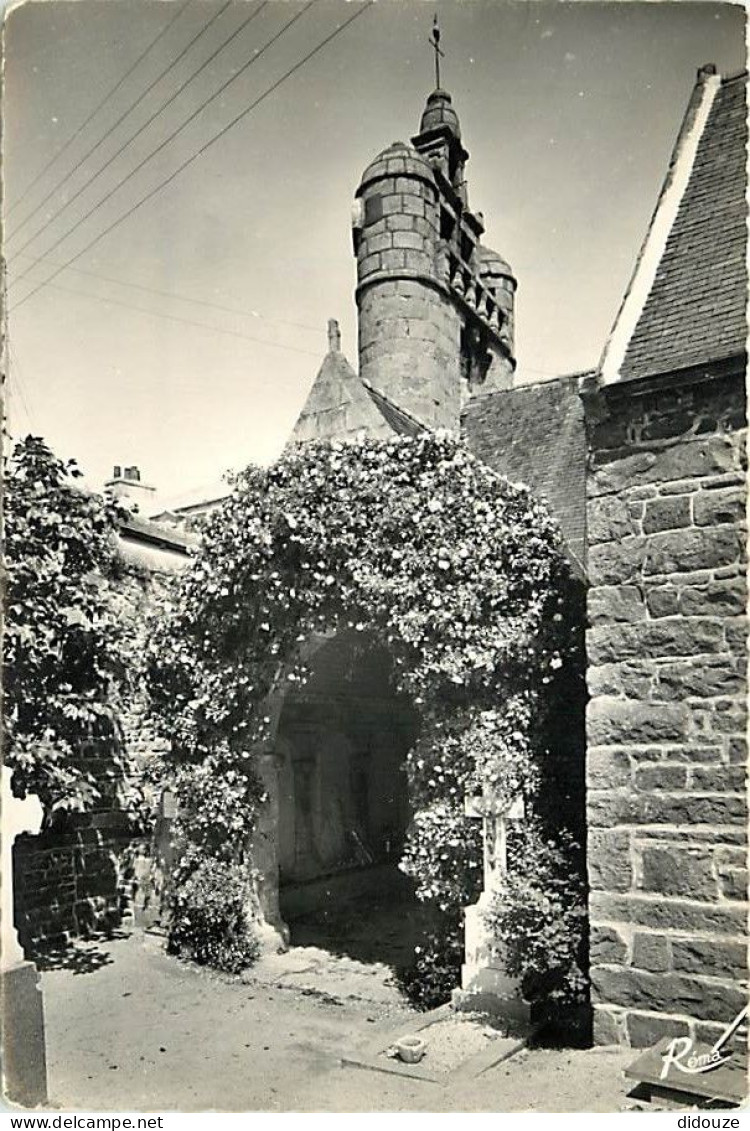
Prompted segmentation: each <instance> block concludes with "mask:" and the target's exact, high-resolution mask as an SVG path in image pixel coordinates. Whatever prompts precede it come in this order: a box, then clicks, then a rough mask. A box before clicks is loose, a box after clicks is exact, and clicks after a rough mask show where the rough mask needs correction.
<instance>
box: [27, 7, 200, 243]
mask: <svg viewBox="0 0 750 1131" xmlns="http://www.w3.org/2000/svg"><path fill="white" fill-rule="evenodd" d="M191 3H192V0H185V3H184V4H182V5H181V6H180V8H179V10H178V11H177V14H176V15H174V16H172V19H171V20H169V21H168V23H166V24H165V25H164V27H163V28H162V29H161V31H160V32H159V34H158V35H157V37H156V39H153V40H152V41H151V43H150V44H149V45H148V47H147V48H146V50H145V51H143V52H142V53H141V54H140V55H139V56H138V58H137V59H136V61H135V62H134V63H133V65H132V67H130V68H129V69H128V70H127V71H126V72H125V74H124V75H123V76H122V78H121V79H119V81H118V82H116V83H115V85H114V86H113V87H112V89H111V90H110V91H109V92H108V93H107V94H105V96H104V98H103V99H102V100H101V102H99V103H98V105H97V106H95V107H94V109H93V110H92V111H91V113H90V114H89V116H88V118H86V120H85V121H84V122H81V124H80V126H79V127H78V129H77V130H75V131H74V133H72V134H71V135H70V137H69V138H68V140H67V141H66V142H64V143H63V145H62V146H61V147H60V149H58V150H57V152H56V153H53V155H52V156H51V157H50V159H49V161H48V162H47V164H46V165H44V166H43V168H41V169H40V170H39V172H38V173H37V175H36V176H35V177H34V179H33V181H31V183H30V184H28V185H27V186H26V188H25V189H24V191H23V192H22V193H21V194H20V196H19V197H18V198H17V199H16V200H15V201H14V202H13V204H11V206H10V208H9V209H8V212H7V215H8V216H10V214H11V212H13V210H14V208H17V207H18V205H19V204H20V203H21V201H22V200H24V199H25V197H27V196H28V194H29V193H30V192H31V190H32V189H33V188H35V187H36V186H37V184H38V183H39V181H40V180H41V179H42V177H43V176H44V174H45V173H46V172H47V171H48V170H49V169H51V168H52V166H53V165H54V163H55V162H56V161H57V160H59V158H60V157H62V155H63V153H65V152H66V150H68V149H70V147H71V145H72V144H73V142H74V141H76V140H77V139H78V138H79V137H80V136H81V134H82V133H83V131H84V130H85V129H86V126H87V125H88V124H89V122H91V121H93V119H94V118H95V117H96V115H97V114H98V113H99V111H100V110H101V109H103V107H104V106H106V104H107V103H108V102H109V100H110V98H112V96H113V95H114V94H116V93H117V91H118V90H119V89H120V87H121V86H122V85H123V83H125V82H126V81H127V80H128V79H129V78H130V76H131V75H132V74H133V72H134V71H135V70H136V69H137V68H138V67H139V66H140V64H141V63H142V62H143V60H144V59H145V58H146V56H147V55H148V54H150V52H151V51H153V49H154V47H156V45H157V43H158V42H159V40H160V39H163V37H164V36H165V35H166V34H167V32H168V31H169V29H170V28H171V26H172V24H173V23H175V21H176V20H178V19H179V18H180V16H181V15H182V13H183V12H184V11H185V9H186V8H187V7H188V6H189V4H191ZM24 223H25V221H24Z"/></svg>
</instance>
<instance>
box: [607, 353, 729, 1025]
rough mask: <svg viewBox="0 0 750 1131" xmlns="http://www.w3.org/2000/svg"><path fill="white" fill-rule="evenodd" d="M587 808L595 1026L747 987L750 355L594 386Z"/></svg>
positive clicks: (695, 1009)
mask: <svg viewBox="0 0 750 1131" xmlns="http://www.w3.org/2000/svg"><path fill="white" fill-rule="evenodd" d="M587 422H588V434H589V436H588V438H589V469H588V487H587V495H588V498H587V521H588V541H589V562H588V564H589V583H590V589H589V594H588V629H587V652H588V688H589V694H590V701H589V705H588V711H587V744H588V753H587V824H588V869H589V882H590V921H591V981H592V998H593V1003H594V1036H595V1040H596V1041H597V1043H600V1044H601V1043H610V1042H619V1043H626V1044H630V1045H633V1046H643V1045H648V1044H651V1043H652V1042H654V1041H656V1040H657V1039H658V1038H659V1037H661V1036H664V1035H670V1036H678V1035H681V1034H691V1035H693V1036H695V1037H698V1038H701V1037H709V1038H710V1039H712V1040H713V1039H715V1036H716V1035H717V1034H718V1033H719V1032H720V1031H721V1029H722V1027H723V1025H724V1024H725V1023H726V1022H728V1021H731V1020H732V1019H733V1018H734V1017H735V1016H736V1014H737V1013H738V1012H739V1010H740V1009H741V1008H742V1006H743V1005H744V1004H746V1001H747V946H746V929H747V910H748V907H747V902H746V901H747V870H746V869H747V857H746V835H747V797H746V757H747V743H746V725H747V721H746V712H747V705H746V697H747V619H746V578H745V573H746V559H745V538H746V522H745V445H746V421H745V398H744V374H742V373H740V372H737V373H735V374H728V375H724V376H722V377H714V378H713V379H710V380H709V379H704V380H702V381H697V382H695V383H693V384H687V383H684V382H682V383H681V382H679V381H674V382H672V383H671V384H669V383H667V384H665V383H662V387H661V388H660V389H657V388H654V386H653V384H652V385H651V387H650V389H649V388H648V387H647V383H646V382H639V383H638V387H635V386H627V385H625V386H622V387H620V388H617V387H611V388H610V389H608V390H605V391H604V392H599V393H597V394H596V395H594V396H592V397H591V398H590V399H589V401H588V403H587Z"/></svg>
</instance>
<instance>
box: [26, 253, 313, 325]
mask: <svg viewBox="0 0 750 1131" xmlns="http://www.w3.org/2000/svg"><path fill="white" fill-rule="evenodd" d="M41 261H46V262H50V261H49V260H47V259H46V257H45V256H43V257H42V260H41ZM35 262H36V263H38V262H40V260H36V261H35ZM50 265H51V266H53V267H58V266H61V265H60V264H57V263H55V262H54V260H53V261H52V262H51V264H50ZM66 270H69V271H75V273H76V275H86V276H87V277H88V278H90V279H99V280H100V281H101V282H103V283H113V284H114V285H115V286H117V287H128V288H129V289H131V290H136V291H144V292H145V293H146V294H149V295H158V296H159V297H160V298H171V299H176V300H177V301H178V302H190V303H193V304H194V305H196V306H205V307H208V308H209V309H210V310H220V311H221V312H222V313H223V314H238V315H240V316H241V317H242V318H260V319H261V320H262V321H263V322H275V323H278V324H279V325H280V326H291V327H293V328H294V329H295V330H307V331H309V332H310V333H313V334H323V333H325V331H324V330H323V328H322V327H321V326H312V325H310V323H309V322H293V321H291V320H290V319H288V318H274V317H273V315H270V314H261V313H260V312H259V311H257V310H242V309H241V308H239V307H237V306H224V305H223V304H222V303H219V302H210V301H209V300H208V299H200V298H191V297H190V295H182V294H178V293H177V292H176V291H163V290H160V289H159V288H157V287H149V286H146V285H145V284H144V283H135V282H132V281H130V280H126V279H118V278H116V277H114V276H112V275H102V274H100V273H99V272H98V271H87V270H85V268H83V267H68V268H66ZM50 286H52V284H50Z"/></svg>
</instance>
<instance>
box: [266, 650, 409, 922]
mask: <svg viewBox="0 0 750 1131" xmlns="http://www.w3.org/2000/svg"><path fill="white" fill-rule="evenodd" d="M304 662H305V664H306V666H307V667H308V670H309V672H310V675H309V678H308V681H307V683H306V684H305V686H304V687H303V688H298V687H295V686H294V685H291V686H290V687H289V688H288V689H287V690H285V691H284V692H280V693H278V694H277V695H276V696H275V697H274V702H273V708H272V710H273V715H272V733H271V737H270V739H269V741H268V743H267V745H266V748H265V750H264V753H263V754H262V755H261V767H262V776H263V781H264V784H265V788H266V793H267V795H268V801H267V804H266V806H265V807H264V814H263V819H262V820H261V821H260V822H259V824H258V826H257V827H256V830H255V832H254V837H253V846H252V855H253V860H254V865H255V868H256V869H257V871H258V894H259V899H260V903H261V907H262V910H263V914H264V917H265V919H266V923H267V924H268V925H269V926H270V927H271V928H272V929H273V930H274V931H275V932H276V933H277V935H279V936H280V937H281V939H283V940H284V941H285V942H286V941H288V939H289V921H290V920H293V919H294V917H295V915H299V914H304V913H305V912H308V911H310V910H313V909H316V908H320V907H325V906H334V905H335V904H336V901H337V900H339V899H347V898H351V897H353V896H354V895H356V896H361V895H362V894H364V893H366V892H368V891H371V892H374V893H378V892H380V893H382V891H383V890H384V889H385V888H387V887H390V886H394V885H395V886H400V887H403V886H404V885H405V884H407V883H408V881H406V878H405V877H398V878H397V877H396V876H395V875H394V873H395V872H396V865H397V862H398V859H399V858H400V853H401V848H402V845H403V841H404V838H405V835H406V829H407V825H408V822H409V819H410V817H411V809H410V805H409V799H408V785H407V781H406V774H405V772H404V768H403V762H404V758H405V756H406V753H407V751H408V749H409V748H410V747H411V745H412V744H413V742H414V740H415V738H416V735H417V732H418V726H419V723H418V715H417V712H416V710H415V708H414V707H413V705H412V704H411V702H410V701H409V700H408V698H407V697H406V696H404V695H402V694H401V695H399V694H397V693H396V692H395V691H394V690H393V687H392V683H391V672H390V666H391V659H390V656H389V654H388V653H387V650H386V649H384V648H383V647H382V645H379V644H377V642H376V641H375V640H374V639H373V638H369V637H365V636H364V635H363V634H361V633H356V632H351V631H349V632H344V633H339V634H336V635H334V634H326V635H321V636H317V637H314V638H312V639H311V640H309V641H308V642H306V645H305V648H304Z"/></svg>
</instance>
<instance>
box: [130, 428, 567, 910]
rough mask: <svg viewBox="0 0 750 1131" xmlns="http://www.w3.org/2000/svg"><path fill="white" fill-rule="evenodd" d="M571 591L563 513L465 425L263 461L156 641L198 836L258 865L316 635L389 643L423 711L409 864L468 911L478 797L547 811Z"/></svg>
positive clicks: (183, 787) (176, 597) (430, 891)
mask: <svg viewBox="0 0 750 1131" xmlns="http://www.w3.org/2000/svg"><path fill="white" fill-rule="evenodd" d="M566 584H567V567H566V565H565V559H564V556H563V553H562V550H561V543H560V539H559V535H558V533H557V529H556V527H555V524H554V523H553V521H552V519H551V518H550V516H549V514H548V512H547V510H546V509H545V508H544V507H543V506H542V505H541V504H540V503H539V502H537V501H536V500H535V499H534V498H533V497H532V496H531V494H530V492H529V491H528V490H527V489H526V488H525V487H522V486H518V485H514V484H511V483H509V482H507V481H506V480H505V479H503V478H501V477H499V476H498V475H496V474H494V473H493V472H492V471H491V470H490V469H489V468H488V467H487V466H486V465H484V464H482V463H481V462H479V461H477V460H476V459H475V458H474V457H473V456H472V455H471V454H470V453H469V452H468V451H467V450H466V449H465V448H464V447H463V446H462V445H461V443H460V442H459V441H457V440H456V439H455V438H454V437H452V436H450V435H448V434H438V435H427V436H421V437H419V438H406V437H397V438H394V439H391V440H389V441H387V442H384V441H373V440H361V441H358V442H356V443H351V444H345V445H344V444H341V443H337V442H330V443H322V442H321V443H313V444H308V445H305V446H304V447H300V448H297V449H294V450H290V451H288V452H287V453H286V454H285V455H284V456H283V457H282V458H281V459H280V460H279V461H278V462H277V463H276V464H274V465H273V466H272V467H270V468H263V469H262V468H257V467H250V468H248V469H247V470H246V471H244V472H243V473H242V474H241V475H239V476H238V477H237V480H236V483H235V489H234V492H233V494H232V495H231V497H230V498H229V499H228V500H227V501H226V502H225V503H224V504H223V505H222V507H221V508H220V509H218V510H217V511H216V512H215V513H214V514H213V515H212V516H211V517H210V519H209V521H208V523H207V526H206V528H205V531H204V538H203V543H202V549H201V551H200V553H199V555H198V557H197V559H196V560H195V562H194V564H193V566H192V568H191V569H190V570H189V571H188V572H187V574H186V575H185V577H184V578H183V579H182V581H181V583H180V585H179V586H178V587H177V589H176V591H175V592H174V593H173V595H172V598H171V601H170V604H169V606H168V608H167V609H166V610H165V616H164V618H163V620H162V622H161V624H160V626H159V628H158V630H157V632H156V633H155V635H154V636H153V638H152V640H151V645H150V649H149V671H150V688H151V695H152V701H153V704H154V710H155V713H156V717H157V719H158V721H159V725H160V727H161V729H162V732H163V734H164V735H165V736H166V737H168V738H169V739H170V742H171V755H170V757H169V759H168V760H167V763H166V765H165V774H166V777H167V779H169V780H170V782H171V784H172V787H173V788H175V789H176V791H177V793H178V797H179V800H180V812H181V826H180V831H181V835H182V837H183V838H184V840H185V842H186V843H189V844H190V845H192V846H193V847H194V848H195V847H196V846H197V847H198V848H200V851H201V852H202V853H203V854H204V855H209V856H212V857H215V858H219V859H224V860H226V861H232V862H235V863H237V862H240V863H241V862H244V863H245V864H246V865H247V866H250V865H251V861H250V860H249V858H248V844H249V833H250V830H251V829H252V827H253V825H254V823H255V821H256V819H257V814H258V811H259V807H260V806H261V805H262V803H263V792H262V788H261V785H260V782H259V780H258V778H257V775H256V771H255V765H254V759H255V754H256V752H257V751H258V750H259V749H261V748H262V746H263V744H264V743H265V742H267V740H268V739H269V737H270V736H271V734H272V723H271V720H272V717H273V702H274V696H275V695H278V694H282V693H283V691H284V689H285V688H290V687H296V686H300V685H301V684H304V682H305V679H306V677H307V674H308V672H307V669H306V667H305V663H304V645H305V643H306V642H307V641H309V640H310V639H311V638H313V637H315V636H317V635H320V634H335V633H339V632H343V631H348V632H354V633H362V634H363V639H365V638H367V639H369V640H374V641H376V642H377V643H379V644H381V645H384V646H386V647H387V648H388V650H389V652H390V654H391V656H392V659H393V680H394V684H395V687H394V690H395V691H398V692H401V693H406V694H408V695H409V696H410V698H411V700H412V702H413V703H414V705H415V706H416V708H417V709H418V711H419V714H420V719H421V728H420V733H419V738H418V740H417V742H416V744H415V746H414V747H413V749H412V750H411V751H410V753H409V755H408V758H407V773H408V778H409V787H410V795H411V803H412V808H413V812H414V817H413V821H412V824H411V827H410V830H409V834H408V837H407V843H406V847H405V852H404V857H403V860H402V864H401V866H402V868H403V869H404V870H405V871H406V872H407V873H409V874H410V875H411V876H412V877H413V878H414V880H415V883H416V889H417V894H418V895H419V896H420V898H422V899H424V900H429V901H431V902H432V903H434V904H435V905H436V906H437V907H438V908H440V910H441V911H443V912H445V913H447V914H454V915H455V913H456V912H457V910H458V908H460V907H461V906H463V905H465V904H466V903H467V902H470V901H471V900H472V899H473V898H474V897H475V895H476V892H477V890H478V886H479V878H480V875H481V830H480V828H479V827H478V826H479V822H477V821H474V820H471V819H470V818H467V817H466V816H465V814H464V799H465V797H466V795H467V793H468V794H470V793H477V792H482V790H483V789H489V790H491V791H492V792H493V793H494V794H495V795H497V796H500V797H503V798H505V799H506V800H508V801H509V802H510V801H511V800H513V799H514V798H515V797H516V796H517V795H519V794H521V795H524V796H525V797H526V798H527V800H528V803H529V806H530V811H531V812H532V813H533V810H534V796H535V793H536V791H537V790H538V785H539V780H540V773H541V772H542V771H541V770H540V766H541V765H542V763H543V761H544V758H545V757H546V756H547V755H546V752H545V750H544V749H542V746H541V745H540V741H539V739H540V733H541V731H540V720H541V718H542V717H543V711H542V697H541V695H540V692H541V691H542V690H543V688H544V685H545V684H546V683H549V682H550V681H552V680H554V678H555V674H556V672H557V671H558V670H559V669H560V668H561V666H562V665H563V664H564V662H565V651H564V648H563V644H564V643H565V642H564V640H563V639H562V638H561V637H562V634H561V627H562V626H563V623H564V605H565V587H566Z"/></svg>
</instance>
